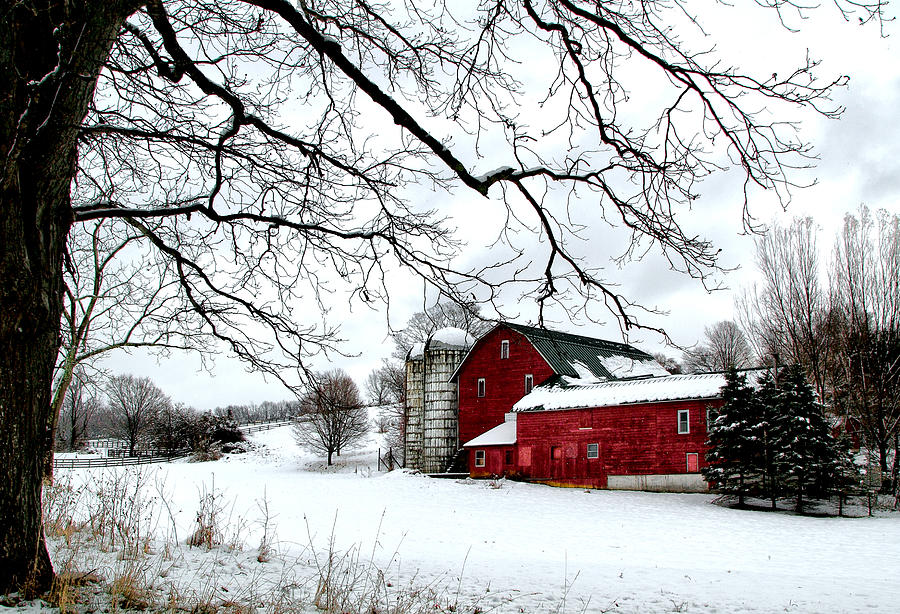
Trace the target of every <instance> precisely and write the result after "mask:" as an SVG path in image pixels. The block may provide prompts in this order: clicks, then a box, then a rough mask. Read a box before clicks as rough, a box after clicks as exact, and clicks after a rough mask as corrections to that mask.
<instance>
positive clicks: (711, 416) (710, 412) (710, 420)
mask: <svg viewBox="0 0 900 614" xmlns="http://www.w3.org/2000/svg"><path fill="white" fill-rule="evenodd" d="M715 421H716V415H715V414H714V413H713V409H712V407H707V408H706V428H707V429H709V427H711V426H712V423H713V422H715Z"/></svg>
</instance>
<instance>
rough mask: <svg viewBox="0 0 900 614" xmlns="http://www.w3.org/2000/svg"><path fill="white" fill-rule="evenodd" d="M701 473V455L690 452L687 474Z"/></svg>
mask: <svg viewBox="0 0 900 614" xmlns="http://www.w3.org/2000/svg"><path fill="white" fill-rule="evenodd" d="M698 471H700V455H699V454H697V453H696V452H688V454H687V472H688V473H697V472H698Z"/></svg>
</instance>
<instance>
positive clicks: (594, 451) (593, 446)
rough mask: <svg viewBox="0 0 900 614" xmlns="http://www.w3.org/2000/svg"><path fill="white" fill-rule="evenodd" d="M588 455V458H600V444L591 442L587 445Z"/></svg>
mask: <svg viewBox="0 0 900 614" xmlns="http://www.w3.org/2000/svg"><path fill="white" fill-rule="evenodd" d="M587 457H588V458H600V444H599V443H589V444H588V445H587Z"/></svg>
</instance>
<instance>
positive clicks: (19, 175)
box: [0, 0, 127, 594]
mask: <svg viewBox="0 0 900 614" xmlns="http://www.w3.org/2000/svg"><path fill="white" fill-rule="evenodd" d="M122 4H124V2H116V1H114V0H105V1H104V2H94V1H93V0H83V1H82V2H78V1H72V0H70V1H63V0H57V1H54V0H34V1H31V2H16V3H5V4H4V6H3V8H2V9H0V74H2V75H3V79H0V102H2V104H0V156H3V157H2V166H0V173H2V174H0V182H2V183H0V245H2V246H3V247H2V252H0V424H2V428H0V465H2V466H3V472H2V476H0V594H2V593H8V592H12V591H16V590H22V589H24V590H25V592H26V593H32V594H33V593H37V592H41V591H43V590H45V589H46V588H48V587H49V584H50V582H51V580H52V577H53V571H52V567H51V564H50V558H49V556H48V554H47V548H46V545H45V542H44V535H43V530H42V526H41V519H42V513H41V484H42V477H43V473H44V459H45V457H46V455H47V454H48V453H49V451H50V449H51V447H52V445H53V441H52V439H51V430H52V425H53V422H54V416H53V415H52V408H51V402H50V388H51V378H52V370H53V363H54V360H55V358H56V353H57V350H58V345H59V319H60V314H61V308H62V289H63V285H62V266H63V254H64V250H65V242H66V234H67V233H68V231H69V227H70V226H71V223H72V208H71V203H70V196H69V190H70V186H71V183H72V179H73V177H74V175H75V159H76V154H77V137H78V128H79V126H80V124H81V122H82V121H83V120H84V118H85V116H86V115H87V111H88V104H89V102H90V100H91V97H92V96H93V92H94V88H95V86H96V82H97V75H98V74H99V71H100V68H101V66H102V63H103V61H104V59H105V58H106V57H108V55H109V50H110V47H111V44H112V41H113V40H114V37H115V36H116V34H117V33H118V31H119V28H120V26H121V24H122V21H123V19H124V17H125V16H126V15H127V11H126V10H124V9H125V7H124V6H122ZM60 59H62V61H63V65H62V66H60V65H59V64H60Z"/></svg>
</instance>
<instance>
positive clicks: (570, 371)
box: [505, 323, 668, 379]
mask: <svg viewBox="0 0 900 614" xmlns="http://www.w3.org/2000/svg"><path fill="white" fill-rule="evenodd" d="M505 326H507V327H509V328H511V329H512V330H514V331H516V332H518V333H521V334H522V335H524V336H525V337H526V338H527V339H528V340H529V341H530V342H531V344H532V345H534V348H535V349H536V350H537V351H538V353H540V355H541V356H542V357H543V358H544V360H546V361H547V363H548V364H549V365H550V367H551V368H552V369H553V371H554V372H555V373H556V374H557V375H567V376H569V377H581V378H583V377H584V376H585V375H586V374H585V370H587V371H588V372H589V373H590V374H591V375H593V376H594V377H596V378H603V379H618V378H622V377H634V376H638V375H668V372H667V371H666V370H665V369H664V368H663V367H662V365H660V364H659V363H658V362H656V361H655V360H654V359H653V357H652V356H651V355H650V354H648V353H646V352H643V351H641V350H639V349H637V348H636V347H633V346H630V345H627V344H625V343H616V342H615V341H606V340H605V339H594V338H593V337H582V336H581V335H573V334H571V333H561V332H557V331H552V330H547V329H546V328H536V327H534V326H525V325H523V324H512V323H505Z"/></svg>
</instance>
